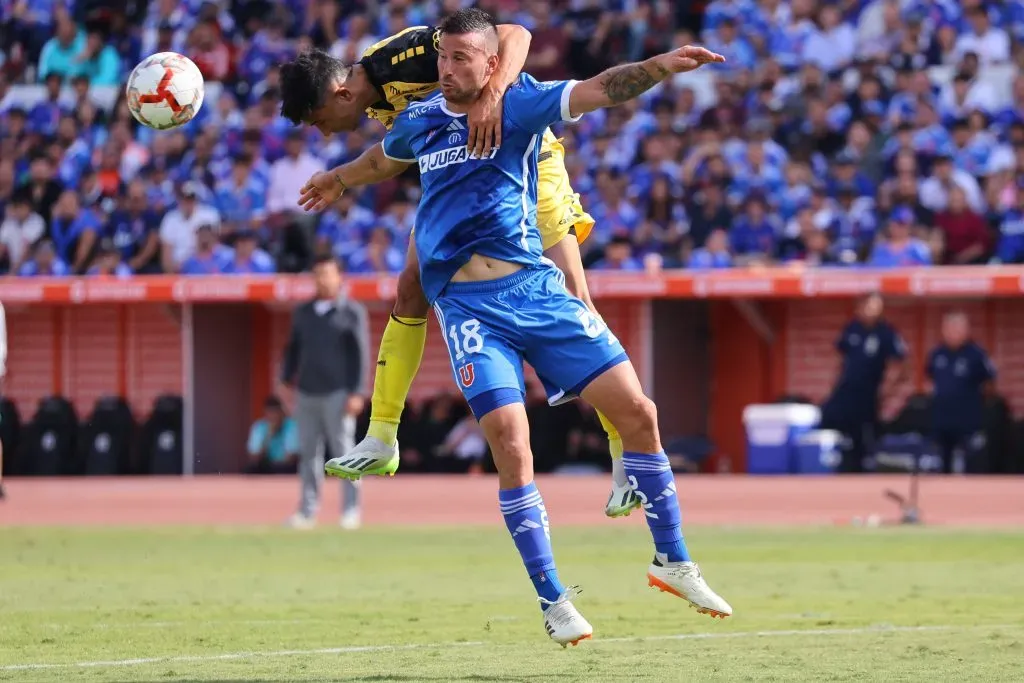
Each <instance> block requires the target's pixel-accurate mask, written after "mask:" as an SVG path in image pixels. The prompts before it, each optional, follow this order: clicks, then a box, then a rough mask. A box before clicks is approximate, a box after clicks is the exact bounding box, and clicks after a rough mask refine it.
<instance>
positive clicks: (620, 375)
mask: <svg viewBox="0 0 1024 683" xmlns="http://www.w3.org/2000/svg"><path fill="white" fill-rule="evenodd" d="M583 398H584V399H585V400H587V401H589V402H590V403H591V404H593V405H594V407H595V408H597V409H598V410H601V411H603V412H604V414H605V415H607V416H608V419H609V420H611V422H612V424H613V425H615V426H616V427H617V428H618V429H619V432H620V434H621V435H622V443H623V446H624V448H625V450H624V452H623V456H622V464H623V466H624V467H625V470H626V476H627V477H628V478H629V483H630V485H631V486H632V487H633V490H634V491H636V494H637V496H638V497H639V498H640V502H641V505H642V507H643V510H644V515H645V517H646V519H647V526H648V528H649V529H650V531H651V536H652V538H653V540H654V547H655V556H654V561H653V562H652V563H651V566H650V567H649V568H648V573H647V577H648V583H649V585H651V586H654V587H657V588H660V589H661V590H663V591H667V592H669V593H671V594H673V595H677V596H679V597H681V598H683V599H685V600H687V601H688V602H689V603H690V604H691V605H693V606H694V607H696V608H697V609H698V611H700V612H702V613H705V614H711V615H712V616H721V617H725V616H728V615H730V614H732V607H731V606H730V605H729V603H727V602H726V601H725V600H723V599H722V598H721V597H719V596H718V595H717V594H716V593H715V592H714V591H712V590H711V588H710V587H709V586H708V585H707V583H706V582H705V581H704V578H703V576H702V575H701V573H700V569H699V568H698V567H697V565H696V563H695V562H693V560H691V559H690V552H689V549H688V548H687V546H686V541H685V539H684V538H683V533H682V519H681V513H680V509H679V500H678V497H677V496H676V484H675V477H674V476H673V474H672V468H671V467H670V466H669V462H668V457H667V456H666V455H665V452H664V451H663V450H662V448H661V440H660V437H659V434H658V411H657V408H656V407H655V405H654V402H653V401H651V400H650V399H648V398H647V397H646V396H644V394H643V391H642V390H641V388H640V381H639V379H638V378H637V376H636V372H635V371H634V370H633V366H632V365H631V364H629V363H620V364H618V365H616V366H615V367H614V368H612V369H610V370H608V371H606V372H605V373H604V374H602V375H601V376H600V377H598V378H597V379H595V380H594V381H593V382H591V383H590V384H589V385H588V386H587V387H586V389H584V390H583Z"/></svg>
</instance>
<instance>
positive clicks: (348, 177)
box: [299, 143, 411, 211]
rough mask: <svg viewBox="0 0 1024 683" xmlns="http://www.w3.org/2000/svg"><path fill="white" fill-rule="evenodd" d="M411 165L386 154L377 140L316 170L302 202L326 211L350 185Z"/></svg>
mask: <svg viewBox="0 0 1024 683" xmlns="http://www.w3.org/2000/svg"><path fill="white" fill-rule="evenodd" d="M410 165H411V164H408V163H405V162H402V161H397V160H395V159H392V158H390V157H388V156H386V155H385V154H384V148H383V147H381V145H380V143H377V144H376V145H374V146H373V147H371V148H370V149H368V150H366V151H365V152H363V153H362V154H360V155H359V156H358V157H356V158H355V159H353V160H352V161H350V162H348V163H347V164H342V165H341V166H338V167H336V168H332V169H328V170H326V171H323V172H322V173H316V174H314V175H313V177H311V178H310V179H309V181H308V182H307V183H306V184H305V185H303V186H302V189H301V190H300V191H299V192H300V195H299V206H301V207H302V208H303V209H305V210H306V211H323V210H324V209H326V208H327V207H328V206H330V205H331V204H333V203H334V202H336V201H338V198H339V197H341V195H342V194H344V193H345V190H347V189H348V188H350V187H359V186H361V185H373V184H375V183H380V182H383V181H385V180H387V179H388V178H394V177H395V176H396V175H399V174H400V173H401V172H402V171H404V170H405V169H407V168H409V166H410Z"/></svg>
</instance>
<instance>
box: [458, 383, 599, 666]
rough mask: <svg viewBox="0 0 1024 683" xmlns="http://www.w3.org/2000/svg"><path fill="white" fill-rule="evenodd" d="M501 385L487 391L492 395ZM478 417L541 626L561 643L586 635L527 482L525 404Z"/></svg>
mask: <svg viewBox="0 0 1024 683" xmlns="http://www.w3.org/2000/svg"><path fill="white" fill-rule="evenodd" d="M503 391H505V390H496V391H494V392H489V393H490V394H492V395H495V396H497V395H500V394H502V392H503ZM508 396H511V393H508ZM480 399H483V400H480ZM500 400H501V399H499V401H498V402H500ZM486 402H487V397H486V396H484V397H477V400H474V401H473V404H474V405H476V406H478V407H479V406H481V405H483V404H484V403H486ZM478 412H482V411H479V410H478ZM479 420H480V426H481V428H482V429H483V431H484V435H485V436H486V438H487V443H488V445H490V447H491V453H492V455H493V456H494V464H495V467H496V468H497V470H498V488H499V490H498V505H499V507H500V508H501V514H502V516H503V517H504V518H505V526H506V527H507V528H508V531H509V533H510V534H511V535H512V540H513V542H514V543H515V545H516V550H518V551H519V555H520V557H522V559H523V564H524V565H525V567H526V573H527V574H528V575H529V576H530V581H532V582H533V585H534V588H535V589H536V591H537V598H538V600H539V601H540V603H541V608H542V609H543V610H544V628H545V630H546V631H547V633H548V635H549V636H550V637H551V638H552V640H554V641H555V642H557V643H558V644H560V645H562V646H563V647H564V646H566V645H568V644H569V643H572V644H573V645H575V644H576V643H578V642H579V641H580V640H584V639H586V638H589V637H590V636H591V634H592V633H593V629H592V628H591V626H590V624H589V623H588V622H587V620H586V619H584V618H583V616H582V615H581V614H580V613H579V612H578V611H577V610H576V607H575V606H574V605H573V604H572V599H573V597H575V595H576V593H577V592H578V589H576V588H575V587H571V588H570V589H566V588H565V587H564V586H563V585H562V582H561V580H560V579H559V576H558V570H557V569H556V567H555V558H554V554H553V552H552V550H551V532H550V528H549V526H548V514H547V511H546V510H545V509H544V500H543V498H541V495H540V491H538V490H537V486H536V484H535V483H534V482H533V454H532V453H531V451H530V437H529V434H530V429H529V422H528V421H527V419H526V409H525V407H524V406H523V404H522V403H521V402H513V403H509V404H505V405H500V406H499V407H497V408H495V409H493V410H491V411H490V412H487V413H486V414H485V415H482V416H481V417H480V418H479Z"/></svg>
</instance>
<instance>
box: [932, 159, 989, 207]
mask: <svg viewBox="0 0 1024 683" xmlns="http://www.w3.org/2000/svg"><path fill="white" fill-rule="evenodd" d="M954 186H957V187H959V188H960V189H961V190H963V191H964V194H965V195H966V196H967V205H968V206H970V207H971V211H974V212H975V213H980V214H984V213H985V199H984V196H983V195H982V193H981V187H979V186H978V181H977V180H976V179H975V178H974V176H972V175H971V174H970V173H967V172H966V171H961V170H960V169H958V168H955V167H954V165H953V157H951V156H950V155H949V154H940V155H939V156H938V157H936V159H935V165H934V167H933V169H932V175H931V177H930V178H928V179H927V180H925V181H924V182H922V183H921V192H920V197H921V205H922V206H923V207H925V208H926V209H928V210H929V211H935V212H939V211H944V210H945V209H946V206H947V205H948V204H949V191H950V189H952V188H953V187H954Z"/></svg>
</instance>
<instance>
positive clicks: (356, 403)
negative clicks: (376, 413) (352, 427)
mask: <svg viewBox="0 0 1024 683" xmlns="http://www.w3.org/2000/svg"><path fill="white" fill-rule="evenodd" d="M365 407H366V399H365V398H363V397H362V396H361V395H359V394H352V395H351V396H349V397H348V400H347V401H346V402H345V413H346V414H348V415H351V416H352V417H359V416H360V415H362V414H363V408H365Z"/></svg>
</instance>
